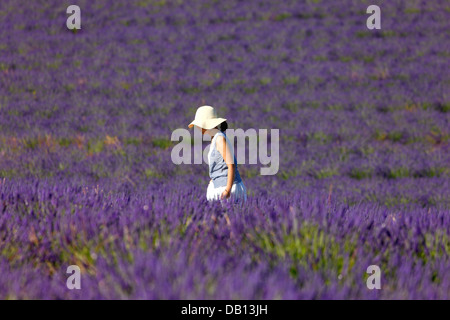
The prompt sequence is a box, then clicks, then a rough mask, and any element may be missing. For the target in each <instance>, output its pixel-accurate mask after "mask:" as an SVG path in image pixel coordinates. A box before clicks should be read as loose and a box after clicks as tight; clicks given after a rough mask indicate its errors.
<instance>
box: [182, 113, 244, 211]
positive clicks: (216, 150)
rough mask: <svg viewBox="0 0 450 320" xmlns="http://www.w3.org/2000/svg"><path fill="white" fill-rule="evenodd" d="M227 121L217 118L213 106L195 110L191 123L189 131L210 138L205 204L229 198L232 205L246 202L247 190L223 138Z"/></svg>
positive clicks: (231, 152)
mask: <svg viewBox="0 0 450 320" xmlns="http://www.w3.org/2000/svg"><path fill="white" fill-rule="evenodd" d="M226 120H227V119H224V118H218V117H217V113H216V111H215V110H214V108H213V107H210V106H203V107H200V108H198V109H197V112H196V113H195V120H194V121H192V122H191V123H190V124H189V128H192V127H193V126H195V127H196V128H197V129H199V130H201V131H202V134H208V135H210V136H211V138H212V140H211V146H210V148H209V153H208V162H209V177H210V178H211V181H210V182H209V185H208V190H207V192H206V198H207V199H208V201H213V200H224V199H229V198H232V199H233V200H235V201H236V202H239V201H244V202H245V201H246V200H247V189H246V188H245V186H244V183H243V182H242V179H241V176H240V174H239V171H238V169H237V161H236V157H235V156H234V153H233V149H232V145H231V143H230V141H229V140H228V138H227V136H226V133H225V131H226V129H227V128H228V125H227V122H226Z"/></svg>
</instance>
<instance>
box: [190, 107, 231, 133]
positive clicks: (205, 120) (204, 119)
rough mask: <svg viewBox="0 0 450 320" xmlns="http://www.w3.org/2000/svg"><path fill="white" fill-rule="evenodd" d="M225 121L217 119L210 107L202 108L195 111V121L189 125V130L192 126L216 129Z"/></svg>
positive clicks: (214, 111)
mask: <svg viewBox="0 0 450 320" xmlns="http://www.w3.org/2000/svg"><path fill="white" fill-rule="evenodd" d="M226 120H227V119H224V118H218V117H217V113H216V110H214V108H213V107H210V106H203V107H200V108H198V109H197V112H196V113H195V119H194V121H192V122H191V123H190V124H189V128H192V127H193V126H194V125H196V126H198V127H200V128H203V129H206V130H209V129H212V128H215V127H217V126H218V125H219V124H221V123H222V122H224V121H226Z"/></svg>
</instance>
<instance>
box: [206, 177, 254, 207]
mask: <svg viewBox="0 0 450 320" xmlns="http://www.w3.org/2000/svg"><path fill="white" fill-rule="evenodd" d="M225 188H226V187H218V188H214V184H213V182H212V181H210V182H209V185H208V190H207V191H206V199H207V200H208V201H214V200H220V196H221V195H222V193H223V192H224V190H225ZM229 199H235V200H236V201H240V200H243V201H244V202H245V201H247V189H246V188H245V186H244V183H243V182H242V181H241V182H238V183H236V182H235V183H233V186H232V187H231V195H230V198H228V199H227V200H229Z"/></svg>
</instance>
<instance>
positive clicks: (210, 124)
mask: <svg viewBox="0 0 450 320" xmlns="http://www.w3.org/2000/svg"><path fill="white" fill-rule="evenodd" d="M224 121H227V119H224V118H216V119H208V120H203V121H198V120H194V121H192V122H191V123H190V124H189V128H192V127H193V126H197V127H200V128H203V129H206V130H209V129H212V128H215V127H217V126H218V125H219V124H221V123H222V122H224Z"/></svg>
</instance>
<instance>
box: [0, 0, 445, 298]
mask: <svg viewBox="0 0 450 320" xmlns="http://www.w3.org/2000/svg"><path fill="white" fill-rule="evenodd" d="M71 4H75V3H72V1H56V0H48V1H44V0H39V1H32V2H30V1H25V0H2V1H1V2H0V26H1V28H0V194H1V198H0V299H449V298H450V276H449V274H450V257H449V255H450V192H449V187H450V186H449V181H450V180H449V177H450V170H449V164H450V152H449V137H450V132H449V128H450V126H449V120H450V116H449V111H450V88H449V85H450V72H449V58H450V5H449V3H448V1H444V0H438V1H419V0H415V1H400V0H390V1H376V3H375V2H374V1H361V0H358V1H357V0H339V1H325V0H307V1H298V0H295V1H294V0H286V1H270V0H261V1H245V2H244V1H238V0H227V1H207V0H192V1H183V0H147V1H145V0H132V1H114V2H112V1H106V0H91V1H88V0H80V1H76V4H77V5H78V6H80V8H81V17H82V29H81V30H78V31H71V30H68V29H67V27H66V20H67V17H68V14H66V9H67V7H68V6H69V5H71ZM371 4H377V5H379V6H380V8H381V12H382V29H381V30H368V29H367V27H366V20H367V18H368V16H369V15H368V14H366V9H367V7H368V6H369V5H371ZM205 104H206V105H212V106H214V107H215V108H216V109H217V110H218V112H219V114H220V115H221V116H223V117H225V118H227V119H228V123H229V125H230V127H231V128H243V129H249V128H256V129H259V128H261V129H272V128H276V129H280V167H279V171H278V173H277V174H276V175H273V176H261V175H260V170H259V169H260V167H261V165H259V164H258V165H251V164H243V165H240V166H239V172H240V174H241V177H242V178H243V180H244V183H245V185H246V187H247V189H248V199H249V200H248V202H247V203H246V204H244V205H242V206H233V205H231V204H229V203H228V204H225V205H223V206H222V205H221V204H220V203H208V202H207V201H206V187H207V184H208V182H209V177H208V167H207V165H206V164H202V165H184V164H183V165H175V164H173V163H172V161H171V151H172V148H173V146H175V145H176V142H172V141H171V133H172V131H173V130H175V129H177V128H187V125H188V124H189V123H190V122H191V121H192V119H193V117H194V114H195V110H196V109H197V107H199V106H201V105H205ZM205 146H206V144H205ZM70 265H78V266H79V267H80V268H81V271H82V275H81V285H82V288H81V290H69V289H68V288H67V287H66V280H67V277H68V275H67V274H66V270H67V267H68V266H70ZM370 265H378V266H379V267H380V269H381V286H382V288H381V290H369V289H368V288H367V286H366V279H367V278H368V277H369V274H367V273H366V269H367V267H368V266H370Z"/></svg>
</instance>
